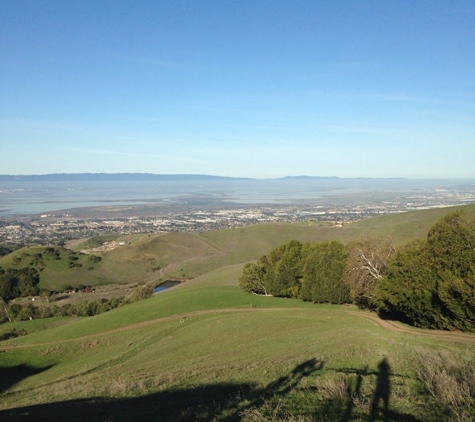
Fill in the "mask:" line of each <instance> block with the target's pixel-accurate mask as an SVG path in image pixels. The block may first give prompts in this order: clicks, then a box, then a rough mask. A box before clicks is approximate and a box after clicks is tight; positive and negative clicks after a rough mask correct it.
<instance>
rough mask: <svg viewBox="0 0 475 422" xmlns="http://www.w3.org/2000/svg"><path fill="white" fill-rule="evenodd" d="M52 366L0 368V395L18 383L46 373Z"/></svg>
mask: <svg viewBox="0 0 475 422" xmlns="http://www.w3.org/2000/svg"><path fill="white" fill-rule="evenodd" d="M52 366H53V365H49V366H44V367H42V368H35V367H32V366H28V365H17V366H6V367H0V394H1V393H3V392H4V391H6V390H8V389H9V388H10V387H13V386H14V385H15V384H18V383H19V382H20V381H22V380H24V379H26V378H29V377H32V376H33V375H36V374H39V373H40V372H43V371H46V370H47V369H49V368H51V367H52Z"/></svg>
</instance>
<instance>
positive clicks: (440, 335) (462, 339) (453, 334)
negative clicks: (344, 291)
mask: <svg viewBox="0 0 475 422" xmlns="http://www.w3.org/2000/svg"><path fill="white" fill-rule="evenodd" d="M348 313H349V314H352V315H357V316H359V317H362V318H365V319H367V320H368V321H371V322H373V323H375V324H378V325H380V326H381V327H383V328H385V329H386V330H389V331H392V332H394V333H407V334H415V335H418V336H424V337H429V338H433V339H438V340H444V341H453V342H459V343H466V344H473V345H475V334H469V333H462V332H460V331H440V330H428V329H422V328H413V327H409V326H407V325H404V324H402V323H400V322H396V321H389V320H384V319H381V318H379V317H378V316H377V315H375V314H373V313H370V312H364V311H354V312H353V311H348Z"/></svg>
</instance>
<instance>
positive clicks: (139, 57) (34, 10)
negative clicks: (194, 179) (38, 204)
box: [0, 0, 475, 178]
mask: <svg viewBox="0 0 475 422" xmlns="http://www.w3.org/2000/svg"><path fill="white" fill-rule="evenodd" d="M474 164H475V2H474V1H472V0H470V1H463V0H458V1H437V0H432V1H424V0H418V1H384V0H379V1H353V0H352V1H333V0H332V1H323V0H322V1H317V0H313V1H290V0H289V1H279V0H275V1H259V0H253V1H233V0H226V1H224V0H223V1H214V0H207V1H191V0H189V1H178V0H175V1H166V0H162V1H144V0H142V1H120V0H116V1H69V0H65V1H61V0H54V1H48V0H45V1H37V0H33V1H28V0H22V1H18V0H13V1H11V0H2V1H1V2H0V174H45V173H80V172H108V173H118V172H149V173H157V174H176V173H185V174H212V175H221V176H245V177H256V178H266V177H281V176H287V175H303V174H305V175H313V176H339V177H411V178H433V177H440V178H446V177H448V178H474V177H475V165H474Z"/></svg>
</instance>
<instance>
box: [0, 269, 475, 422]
mask: <svg viewBox="0 0 475 422" xmlns="http://www.w3.org/2000/svg"><path fill="white" fill-rule="evenodd" d="M240 269H241V266H240V265H233V266H225V267H223V268H220V269H216V270H214V271H212V272H210V273H209V274H206V275H203V276H201V277H198V278H196V279H195V280H192V281H191V282H189V283H185V284H182V285H180V286H177V287H174V288H172V289H170V290H169V291H166V292H164V293H160V294H158V295H156V296H154V297H152V298H150V299H147V300H145V301H142V302H138V303H134V304H132V305H129V306H126V307H123V308H119V309H116V310H114V311H111V312H108V313H105V314H101V315H98V316H96V317H91V318H84V319H66V320H63V322H64V323H63V324H61V325H58V326H55V324H51V325H50V326H49V327H43V328H45V329H44V330H41V328H42V327H41V324H40V323H39V322H38V321H29V322H24V323H14V324H9V326H10V327H17V328H25V329H27V330H31V331H32V333H31V334H29V335H27V336H24V337H19V338H16V339H12V340H8V341H4V342H1V343H0V368H1V369H0V371H1V373H2V377H0V380H1V381H0V391H1V394H2V400H1V402H0V409H2V410H0V420H2V421H3V420H5V421H9V420H26V421H36V420H58V421H59V420H71V421H74V420H77V421H79V420H84V419H87V420H90V421H104V420H109V421H126V420H157V421H170V420H177V421H179V420H183V421H190V420H203V421H208V420H220V421H232V420H242V419H244V420H249V421H257V420H291V419H289V415H290V414H292V415H297V414H298V415H301V417H302V418H303V417H307V418H309V419H307V420H310V418H311V420H345V421H350V420H362V421H363V420H365V421H366V420H371V417H372V415H371V404H372V401H373V399H374V396H375V394H376V393H377V392H378V388H379V387H378V385H380V384H384V383H388V384H390V387H391V388H390V390H389V391H390V393H389V392H388V394H389V406H390V407H389V410H388V412H386V414H385V415H383V416H384V417H386V419H387V420H408V421H416V420H419V421H439V420H441V419H443V418H444V414H442V413H441V410H440V406H439V404H438V403H437V402H436V401H435V399H434V398H431V397H430V395H428V394H427V393H425V392H424V390H423V388H422V386H421V384H420V383H418V381H417V379H416V372H417V370H418V368H419V362H420V359H419V360H418V358H420V357H421V356H426V355H427V356H432V357H434V356H439V354H440V355H442V356H446V357H448V358H449V359H452V360H453V361H455V362H465V360H472V361H473V359H475V337H474V336H470V335H460V336H461V337H456V335H454V336H452V337H451V336H450V333H448V334H446V333H440V337H441V338H433V337H430V336H426V334H427V332H426V331H423V330H411V329H408V328H407V327H405V326H404V325H402V324H396V325H393V326H392V328H391V327H389V326H382V325H380V324H379V323H375V322H374V321H373V320H371V319H368V318H369V317H370V316H369V315H368V314H366V313H362V312H359V311H357V310H356V309H355V308H353V307H351V306H331V305H319V306H316V305H312V304H309V303H304V302H301V301H297V300H290V299H282V298H272V297H260V296H255V295H251V294H247V293H245V292H243V291H241V290H240V289H239V288H238V287H237V286H236V282H237V278H238V276H239V274H240ZM54 322H55V323H57V322H56V321H54ZM35 324H36V325H35ZM46 328H47V329H46ZM389 328H391V329H389ZM431 334H433V333H431ZM462 356H463V359H462V360H460V359H461V357H462ZM459 358H460V359H459ZM385 359H386V361H387V363H388V365H389V368H388V369H387V370H384V371H383V369H382V368H383V366H382V363H384V360H385ZM380 407H381V408H382V406H380ZM373 416H374V417H375V419H374V420H380V418H382V416H381V415H379V416H378V415H373ZM376 416H377V418H376ZM263 417H265V419H262V418H263ZM441 417H442V418H441ZM447 417H449V414H448V413H447ZM259 418H261V419H259ZM272 418H273V419H272ZM293 420H297V419H293ZM299 420H305V419H299ZM447 420H448V419H447Z"/></svg>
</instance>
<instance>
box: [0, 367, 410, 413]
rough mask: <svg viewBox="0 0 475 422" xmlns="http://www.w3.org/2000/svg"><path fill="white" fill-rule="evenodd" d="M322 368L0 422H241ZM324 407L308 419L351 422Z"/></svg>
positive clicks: (58, 407)
mask: <svg viewBox="0 0 475 422" xmlns="http://www.w3.org/2000/svg"><path fill="white" fill-rule="evenodd" d="M323 365H324V363H323V361H319V360H317V359H310V360H307V361H305V362H303V363H301V364H299V365H297V366H296V367H295V368H294V369H293V370H292V371H290V372H289V373H288V374H287V375H286V376H283V377H280V378H279V379H277V380H275V381H273V382H271V383H270V384H269V385H267V386H266V387H264V388H263V387H262V386H258V385H257V384H253V383H219V384H211V385H204V386H197V387H190V388H177V389H170V390H166V391H163V392H159V393H154V394H149V395H145V396H140V397H127V398H118V399H109V398H100V397H98V398H91V399H81V400H69V401H63V402H57V403H48V404H42V405H35V406H27V407H22V408H15V409H9V410H3V411H0V420H1V421H39V420H41V421H65V420H67V421H71V422H74V421H84V420H87V421H88V422H95V421H97V422H99V421H100V422H119V421H130V420H133V421H177V422H178V421H181V422H188V421H190V422H191V421H220V422H233V421H238V420H241V419H242V414H243V412H245V411H246V410H248V411H249V410H252V409H259V408H261V406H265V405H266V403H269V402H275V401H276V400H277V401H279V400H283V399H285V397H286V396H287V395H288V394H289V393H291V392H292V391H295V390H296V389H298V385H299V383H300V382H301V381H302V379H303V378H304V377H307V376H309V375H310V374H313V373H314V372H315V371H319V370H321V369H323ZM360 376H362V374H360ZM360 384H361V382H360ZM356 388H358V387H356ZM375 394H376V393H375ZM375 397H376V396H375ZM327 405H328V406H327V408H325V406H324V407H320V410H321V411H322V413H320V410H318V411H317V410H315V411H314V412H313V414H312V415H309V416H313V417H316V418H318V419H317V420H320V419H321V416H323V417H324V418H325V415H328V414H331V415H338V417H337V418H336V419H328V420H342V421H345V422H346V421H350V420H353V409H352V407H351V406H350V405H349V402H348V403H345V402H331V401H328V402H327ZM328 410H330V413H328V412H327V411H328ZM386 415H388V419H385V420H394V421H403V420H407V421H412V422H415V421H416V419H415V418H412V417H409V418H405V417H404V415H399V414H397V413H395V412H389V411H388V412H387V413H386ZM263 417H264V419H259V420H266V419H265V416H264V415H263ZM342 418H343V419H342ZM359 420H361V419H359Z"/></svg>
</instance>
